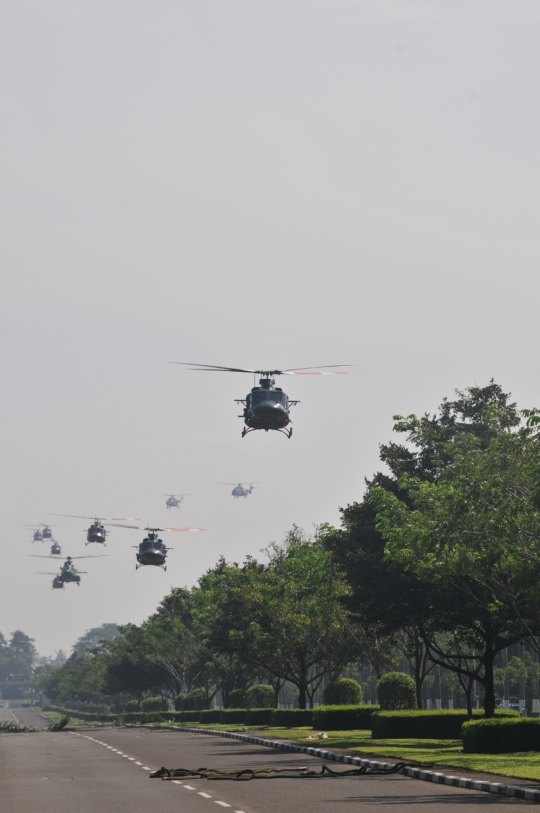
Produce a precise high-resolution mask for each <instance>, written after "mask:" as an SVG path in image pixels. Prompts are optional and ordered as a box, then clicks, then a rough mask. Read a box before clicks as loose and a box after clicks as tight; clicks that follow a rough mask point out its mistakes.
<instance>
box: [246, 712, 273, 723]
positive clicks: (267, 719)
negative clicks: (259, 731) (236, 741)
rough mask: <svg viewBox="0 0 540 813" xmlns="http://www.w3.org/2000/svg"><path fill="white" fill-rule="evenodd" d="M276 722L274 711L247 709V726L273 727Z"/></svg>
mask: <svg viewBox="0 0 540 813" xmlns="http://www.w3.org/2000/svg"><path fill="white" fill-rule="evenodd" d="M273 721H274V709H273V708H269V709H247V711H246V716H245V724H246V725H252V726H271V725H273Z"/></svg>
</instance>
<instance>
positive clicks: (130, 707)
mask: <svg viewBox="0 0 540 813" xmlns="http://www.w3.org/2000/svg"><path fill="white" fill-rule="evenodd" d="M124 711H126V712H128V713H129V712H130V711H139V701H138V700H128V702H127V703H126V705H125V706H124Z"/></svg>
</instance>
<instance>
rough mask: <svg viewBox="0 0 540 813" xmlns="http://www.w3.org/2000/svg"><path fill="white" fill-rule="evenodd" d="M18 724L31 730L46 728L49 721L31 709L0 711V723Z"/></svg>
mask: <svg viewBox="0 0 540 813" xmlns="http://www.w3.org/2000/svg"><path fill="white" fill-rule="evenodd" d="M4 721H7V722H8V723H18V724H19V725H27V726H31V727H32V728H47V727H48V726H49V725H50V724H51V722H52V721H51V720H50V719H49V718H47V717H45V715H44V714H40V713H39V712H38V711H35V709H32V708H18V709H0V723H3V722H4Z"/></svg>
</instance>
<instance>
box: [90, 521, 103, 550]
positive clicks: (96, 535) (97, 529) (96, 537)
mask: <svg viewBox="0 0 540 813" xmlns="http://www.w3.org/2000/svg"><path fill="white" fill-rule="evenodd" d="M106 536H107V531H106V530H105V528H104V527H103V525H101V524H100V523H98V522H94V524H93V525H91V526H90V528H88V530H87V532H86V544H87V545H88V544H89V543H92V542H97V543H100V544H102V545H104V544H105V537H106Z"/></svg>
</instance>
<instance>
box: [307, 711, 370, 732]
mask: <svg viewBox="0 0 540 813" xmlns="http://www.w3.org/2000/svg"><path fill="white" fill-rule="evenodd" d="M378 710H379V706H360V705H341V706H338V705H335V706H334V705H331V706H318V707H317V708H315V709H313V728H315V729H317V731H355V730H361V729H368V728H371V715H372V714H373V713H374V712H376V711H378Z"/></svg>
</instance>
